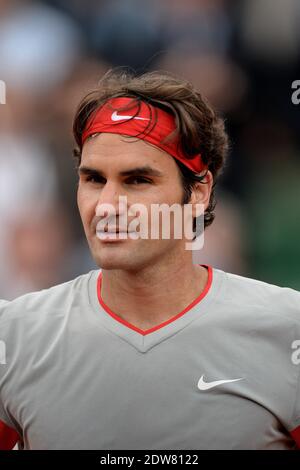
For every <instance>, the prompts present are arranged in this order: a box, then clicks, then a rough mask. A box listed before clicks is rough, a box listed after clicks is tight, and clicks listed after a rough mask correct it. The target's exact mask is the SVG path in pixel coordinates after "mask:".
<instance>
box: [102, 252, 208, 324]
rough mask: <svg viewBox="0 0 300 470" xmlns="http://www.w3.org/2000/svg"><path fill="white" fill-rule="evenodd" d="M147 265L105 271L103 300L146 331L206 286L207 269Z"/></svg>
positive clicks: (103, 274) (171, 265)
mask: <svg viewBox="0 0 300 470" xmlns="http://www.w3.org/2000/svg"><path fill="white" fill-rule="evenodd" d="M175 264H176V263H175V262H174V263H171V264H170V265H168V266H167V265H164V266H162V267H158V266H157V265H155V266H151V267H149V266H148V267H146V268H145V269H143V270H142V271H139V272H135V273H132V272H127V271H124V270H115V269H114V270H103V271H102V283H101V297H102V300H103V302H104V303H105V304H106V305H107V306H108V307H109V308H110V309H111V310H112V311H113V312H114V313H115V314H116V315H118V316H119V317H121V318H122V319H123V320H126V321H127V322H128V323H131V324H132V325H134V326H136V327H138V328H140V329H142V330H147V329H149V328H152V327H153V326H156V325H159V324H161V323H163V322H164V321H167V320H169V319H170V318H171V317H173V316H175V315H177V314H178V313H180V312H181V311H182V310H184V308H186V307H187V306H188V305H189V304H190V303H191V302H193V300H195V299H196V298H197V297H198V296H199V295H200V294H201V293H202V292H203V290H204V289H205V286H206V284H207V280H208V272H207V269H206V268H205V267H203V266H199V265H194V264H192V261H191V260H190V261H189V262H188V261H187V262H186V263H180V264H179V265H177V264H178V263H177V264H176V265H175Z"/></svg>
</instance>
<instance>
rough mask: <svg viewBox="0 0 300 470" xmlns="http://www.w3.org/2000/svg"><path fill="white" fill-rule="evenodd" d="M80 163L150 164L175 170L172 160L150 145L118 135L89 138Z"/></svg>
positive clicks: (165, 153)
mask: <svg viewBox="0 0 300 470" xmlns="http://www.w3.org/2000/svg"><path fill="white" fill-rule="evenodd" d="M81 161H82V163H84V164H87V163H89V164H94V165H100V164H104V165H105V164H107V163H109V164H110V166H111V165H116V166H118V168H120V167H121V166H125V165H126V166H128V164H134V165H136V164H137V163H138V164H139V165H140V164H152V165H153V166H155V167H156V168H159V169H165V170H166V171H168V170H170V169H171V168H172V167H173V168H175V169H176V163H175V161H174V158H173V157H172V156H171V155H169V154H168V153H167V152H165V151H164V150H162V149H160V148H158V147H156V146H154V145H151V144H150V143H148V142H146V141H144V140H141V139H138V138H136V137H130V136H125V135H120V134H111V133H100V134H96V135H94V136H92V137H91V138H89V139H88V140H87V141H86V142H85V144H84V146H83V149H82V159H81Z"/></svg>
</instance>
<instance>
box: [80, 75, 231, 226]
mask: <svg viewBox="0 0 300 470" xmlns="http://www.w3.org/2000/svg"><path fill="white" fill-rule="evenodd" d="M120 96H128V97H132V98H136V99H137V100H143V101H144V102H146V103H151V104H152V105H153V106H154V107H155V106H156V107H160V108H162V109H164V110H165V111H168V112H170V113H171V114H173V115H174V116H175V120H176V130H175V133H176V135H177V136H178V138H179V142H180V145H181V148H182V149H183V151H184V152H185V154H186V157H187V158H189V157H192V156H193V155H195V154H197V153H201V155H202V160H203V162H204V163H205V164H206V165H207V168H208V170H210V171H211V173H212V175H213V180H214V183H213V189H212V193H211V197H210V201H209V205H208V207H207V209H206V211H205V214H204V226H205V227H207V226H208V225H210V224H211V223H212V221H213V220H214V217H215V216H214V212H213V211H214V209H215V205H216V202H215V185H216V179H217V177H218V176H219V174H220V173H221V171H222V169H223V167H224V163H225V159H226V155H227V150H228V138H227V134H226V132H225V130H224V123H223V120H222V119H221V118H220V117H218V116H217V115H216V113H215V112H214V111H213V109H212V108H211V106H210V105H209V104H208V103H207V102H206V100H205V99H204V98H203V97H202V96H201V94H200V93H199V92H198V91H197V90H195V89H194V87H193V85H192V84H191V83H190V82H188V81H186V80H183V79H181V78H178V77H176V76H174V75H172V74H170V73H166V72H164V73H162V72H156V71H155V72H147V73H144V74H142V75H138V76H137V75H134V74H133V73H132V72H129V71H127V70H125V71H124V70H119V69H116V70H115V69H113V70H109V71H108V72H107V73H106V74H105V75H104V77H103V78H102V79H101V80H100V82H99V84H98V86H97V88H96V89H95V90H93V91H92V92H90V93H89V94H88V95H86V96H85V97H84V98H83V100H82V101H81V103H80V104H79V106H78V108H77V110H76V113H75V117H74V122H73V133H74V137H75V141H76V143H77V148H75V149H74V156H75V157H76V158H77V162H78V163H80V160H81V151H82V142H81V138H82V133H83V131H84V129H85V127H86V124H87V121H88V120H89V118H90V116H91V115H92V114H93V113H94V112H95V111H96V110H97V109H98V108H99V107H101V106H102V105H103V104H104V103H105V102H106V101H107V100H108V99H110V98H115V97H120ZM175 162H176V163H177V165H178V166H179V169H180V174H181V177H182V183H183V189H184V201H183V204H186V203H188V202H189V200H190V196H191V192H192V190H193V186H194V184H195V183H196V182H202V183H204V181H202V180H203V179H204V178H205V175H203V176H197V175H196V174H195V173H193V172H192V171H191V170H189V169H188V168H187V167H185V166H184V165H183V164H181V163H180V162H178V160H177V159H175Z"/></svg>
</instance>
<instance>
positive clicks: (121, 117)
mask: <svg viewBox="0 0 300 470" xmlns="http://www.w3.org/2000/svg"><path fill="white" fill-rule="evenodd" d="M125 119H127V120H128V119H140V120H141V121H149V119H148V118H143V117H139V116H134V117H133V116H124V115H121V114H118V113H117V111H114V112H113V113H112V115H111V120H112V121H123V120H125Z"/></svg>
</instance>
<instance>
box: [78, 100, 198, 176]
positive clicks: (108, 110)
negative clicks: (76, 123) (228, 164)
mask: <svg viewBox="0 0 300 470" xmlns="http://www.w3.org/2000/svg"><path fill="white" fill-rule="evenodd" d="M155 121H156V122H155ZM175 128H176V127H175V118H174V116H172V115H171V114H169V113H167V112H166V111H164V110H162V109H160V108H157V107H154V106H152V105H151V104H149V103H147V104H146V103H145V102H144V101H139V100H136V99H135V98H129V97H120V98H112V99H110V100H109V101H107V102H106V103H105V104H104V105H103V106H101V108H99V109H98V110H97V111H96V113H95V114H93V115H92V116H91V118H90V119H89V120H88V122H87V125H86V127H85V130H84V131H83V134H82V145H83V144H84V142H85V140H86V139H87V138H88V137H89V136H90V135H91V134H95V133H97V132H109V133H112V134H123V135H129V136H132V137H137V138H139V139H142V140H146V141H147V142H150V143H151V144H153V145H155V146H156V147H159V148H161V149H162V150H164V151H165V152H167V153H169V154H170V155H172V157H174V158H176V159H177V160H179V161H180V162H181V163H183V164H184V165H185V166H186V167H187V168H189V169H190V170H192V171H193V172H194V173H200V172H201V171H202V170H204V169H206V168H207V167H206V166H205V165H204V164H203V162H202V159H201V154H197V155H194V157H193V158H190V159H187V158H186V156H185V154H184V153H183V152H182V150H181V149H180V145H179V140H178V138H177V137H176V138H175V139H172V140H171V139H170V140H169V141H167V142H164V139H165V138H166V137H167V136H168V135H170V134H171V133H172V132H173V131H174V130H175Z"/></svg>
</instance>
